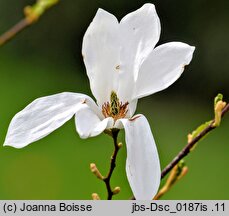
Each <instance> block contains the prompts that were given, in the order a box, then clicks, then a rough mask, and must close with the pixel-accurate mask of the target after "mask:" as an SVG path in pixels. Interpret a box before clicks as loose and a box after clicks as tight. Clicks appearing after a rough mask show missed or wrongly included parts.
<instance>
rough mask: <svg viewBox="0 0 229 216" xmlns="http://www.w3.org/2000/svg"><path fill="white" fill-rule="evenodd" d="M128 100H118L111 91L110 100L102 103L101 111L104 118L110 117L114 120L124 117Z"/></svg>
mask: <svg viewBox="0 0 229 216" xmlns="http://www.w3.org/2000/svg"><path fill="white" fill-rule="evenodd" d="M128 104H129V102H125V103H124V104H123V103H122V102H119V98H118V96H117V94H116V93H115V92H114V91H112V92H111V96H110V102H106V103H104V104H103V105H102V113H103V115H104V117H105V118H107V117H112V118H113V119H114V121H117V120H118V119H120V118H125V116H126V114H127V112H128V109H127V107H128Z"/></svg>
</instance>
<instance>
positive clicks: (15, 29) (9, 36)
mask: <svg viewBox="0 0 229 216" xmlns="http://www.w3.org/2000/svg"><path fill="white" fill-rule="evenodd" d="M30 24H31V23H30V22H29V20H28V19H26V18H24V19H22V20H21V21H20V22H18V23H17V24H16V25H14V26H13V27H12V28H11V29H9V30H8V31H7V32H5V33H4V34H3V35H1V36H0V46H2V45H3V44H5V43H6V42H7V41H9V40H11V39H12V38H13V37H14V36H15V35H16V34H18V33H19V32H21V31H22V30H23V29H25V28H26V27H28V26H29V25H30Z"/></svg>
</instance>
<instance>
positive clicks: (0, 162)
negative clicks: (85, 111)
mask: <svg viewBox="0 0 229 216" xmlns="http://www.w3.org/2000/svg"><path fill="white" fill-rule="evenodd" d="M33 2H34V1H33V0H22V1H16V0H9V1H3V0H0V14H1V19H0V32H2V33H3V32H4V31H5V30H7V29H8V28H9V27H11V26H12V25H13V24H15V23H16V22H17V21H19V20H20V19H21V18H22V10H23V7H24V6H25V5H27V4H32V3H33ZM151 2H152V3H154V4H155V6H156V8H157V12H158V14H159V17H160V19H161V23H162V35H161V40H160V41H159V44H161V43H165V42H169V41H182V42H186V43H188V44H190V45H194V46H196V51H195V54H194V58H193V60H192V62H191V64H190V66H188V67H187V68H186V70H185V72H184V74H183V75H182V77H181V78H180V79H179V80H178V81H177V82H176V83H175V84H174V85H173V86H171V87H170V88H168V89H166V90H165V91H163V92H160V93H157V94H155V95H152V96H150V97H147V98H143V99H141V100H140V101H139V104H138V109H137V111H136V113H142V114H144V115H145V116H146V117H147V119H148V120H149V122H150V125H151V127H152V132H153V134H154V137H155V140H156V143H157V146H158V151H159V155H160V158H161V166H162V168H163V167H165V166H166V165H167V164H168V163H169V162H170V161H171V160H172V158H173V157H174V156H175V155H176V154H177V153H178V151H180V150H181V148H183V146H184V145H185V144H186V141H187V134H188V133H189V132H191V131H192V130H194V129H195V128H196V127H197V126H198V125H200V124H201V123H203V122H205V121H207V120H210V119H211V118H212V117H213V99H214V96H215V95H216V94H217V93H218V92H221V93H223V94H224V97H225V100H229V88H228V86H229V77H228V68H229V61H228V57H229V56H228V55H229V54H228V43H227V39H228V38H229V28H228V20H229V14H228V13H227V11H226V8H227V6H228V4H229V3H228V1H226V0H224V1H223V0H219V1H217V3H216V2H215V1H212V0H210V1H206V0H194V1H189V2H187V1H182V0H175V1H168V0H164V1H159V0H155V1H151ZM144 3H146V2H145V1H141V0H136V1H130V0H126V1H120V0H116V1H106V0H100V1H98V0H94V1H92V0H84V1H83V0H77V1H73V0H68V1H64V0H62V1H60V4H58V5H56V6H55V7H54V8H52V9H51V10H50V11H48V12H47V13H46V14H45V15H44V16H43V17H42V18H41V19H40V20H39V22H37V23H36V24H35V25H33V26H31V27H30V28H28V29H26V30H25V31H23V32H22V33H21V34H19V35H18V36H16V37H15V38H14V39H13V40H12V41H11V42H9V43H8V44H6V45H5V46H4V47H2V48H0V75H1V76H0V98H1V105H0V144H1V143H2V144H3V142H4V137H5V135H6V132H7V128H8V125H9V122H10V120H11V119H12V117H13V116H14V115H15V114H16V113H17V112H18V111H20V110H21V109H23V108H24V107H25V106H26V105H27V104H28V103H30V102H31V101H32V100H34V99H36V98H38V97H41V96H46V95H50V94H55V93H59V92H63V91H71V92H82V93H85V94H89V95H91V92H90V87H89V82H88V79H87V76H86V72H85V68H84V65H83V61H82V57H81V43H82V38H83V34H84V32H85V31H86V29H87V27H88V25H89V23H90V22H91V20H92V19H93V17H94V15H95V12H96V10H97V8H98V7H101V8H103V9H105V10H108V11H109V12H111V13H113V14H114V15H116V16H117V17H118V18H119V19H120V18H121V17H123V16H124V15H126V14H127V13H129V12H131V11H133V10H135V9H137V8H139V7H140V6H142V4H144ZM228 127H229V119H228V117H227V116H226V117H225V119H224V120H223V122H222V125H221V126H220V128H218V129H216V130H215V131H213V132H212V133H211V134H209V135H208V136H207V138H206V139H204V140H203V141H201V142H200V143H199V144H198V146H197V148H196V150H195V151H194V152H193V153H192V154H191V155H189V156H188V157H187V158H186V163H187V165H188V167H189V172H188V174H187V176H186V177H184V179H182V180H181V181H180V182H179V183H177V185H175V186H174V187H173V188H172V190H171V191H170V192H168V194H166V195H165V196H164V197H163V198H164V199H228V198H229V197H228V194H229V189H228V187H227V183H228V182H229V173H228V172H227V170H226V169H225V168H226V167H227V165H228V162H229V159H228V151H229V145H228V144H229V143H228ZM120 140H122V141H124V133H123V132H122V134H121V136H120ZM112 147H113V145H112V140H111V139H110V138H109V137H108V136H107V135H105V134H102V135H100V136H98V137H95V138H90V139H86V140H81V139H80V138H79V136H78V134H77V133H76V131H75V125H74V120H73V119H72V120H70V121H69V122H67V123H66V124H65V125H64V126H62V127H61V128H59V129H58V130H56V131H55V132H53V133H52V134H50V135H49V136H47V137H46V138H44V139H42V140H40V141H37V142H36V143H33V144H31V145H29V146H28V147H26V148H24V149H19V150H18V149H13V148H10V147H1V148H0V170H1V174H0V199H91V193H93V192H97V193H98V194H99V195H100V196H101V198H105V197H106V195H105V194H106V190H105V186H104V184H103V183H102V182H100V181H99V180H98V179H96V178H95V176H93V175H92V174H91V172H90V169H89V164H90V163H91V162H94V163H96V164H97V166H98V168H99V169H100V170H101V172H102V173H106V172H107V171H108V166H109V160H110V155H111V153H112ZM125 158H126V151H125V145H124V148H123V149H122V150H121V151H120V154H119V155H118V162H117V163H118V166H117V169H116V170H115V172H114V176H113V178H112V185H113V186H114V187H115V186H120V187H121V193H120V194H119V195H117V196H115V198H116V199H128V198H129V197H130V196H131V195H132V194H131V190H130V188H129V185H128V182H127V179H126V174H125Z"/></svg>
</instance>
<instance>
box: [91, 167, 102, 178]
mask: <svg viewBox="0 0 229 216" xmlns="http://www.w3.org/2000/svg"><path fill="white" fill-rule="evenodd" d="M90 169H91V172H92V173H93V174H94V175H95V176H96V177H97V178H98V179H101V180H103V179H104V177H103V176H102V175H101V173H100V172H99V170H98V169H97V167H96V165H95V164H94V163H91V164H90Z"/></svg>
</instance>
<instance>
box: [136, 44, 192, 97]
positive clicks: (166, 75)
mask: <svg viewBox="0 0 229 216" xmlns="http://www.w3.org/2000/svg"><path fill="white" fill-rule="evenodd" d="M194 50H195V47H192V46H189V45H188V44H185V43H180V42H171V43H166V44H163V45H161V46H158V47H156V48H155V49H154V50H153V51H152V52H151V53H150V54H149V56H148V57H147V59H146V60H145V61H144V62H143V64H142V66H141V68H140V71H139V74H138V79H137V83H136V91H135V97H134V98H141V97H144V96H147V95H150V94H153V93H155V92H158V91H161V90H163V89H165V88H167V87H168V86H170V85H171V84H173V83H174V82H175V81H176V80H177V79H178V78H179V77H180V75H181V74H182V72H183V70H184V66H185V65H188V64H189V63H190V61H191V59H192V55H193V52H194Z"/></svg>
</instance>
